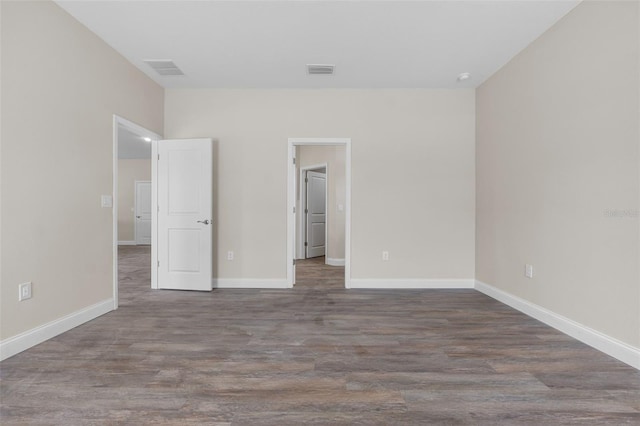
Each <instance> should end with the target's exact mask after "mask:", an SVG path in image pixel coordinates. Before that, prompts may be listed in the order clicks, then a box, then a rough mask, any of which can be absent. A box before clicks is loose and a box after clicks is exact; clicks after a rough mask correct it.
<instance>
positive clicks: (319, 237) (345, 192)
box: [287, 138, 351, 288]
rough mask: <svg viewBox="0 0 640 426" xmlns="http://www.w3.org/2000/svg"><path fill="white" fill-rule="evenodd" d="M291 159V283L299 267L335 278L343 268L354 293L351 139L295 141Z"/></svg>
mask: <svg viewBox="0 0 640 426" xmlns="http://www.w3.org/2000/svg"><path fill="white" fill-rule="evenodd" d="M288 157H289V158H288V164H289V167H288V191H287V194H288V195H287V203H288V204H287V205H288V212H289V213H288V215H287V230H288V237H287V283H288V285H289V286H290V287H293V285H294V284H295V283H296V263H297V264H298V265H301V266H302V265H304V268H305V269H304V270H307V269H306V268H307V267H310V268H312V270H314V271H315V272H314V273H316V274H321V275H322V276H332V277H334V278H336V276H335V275H336V274H335V270H334V271H330V270H331V267H332V266H338V267H344V288H349V287H350V277H351V272H350V249H351V139H349V138H290V139H289V150H288ZM335 269H336V270H337V269H338V268H335ZM328 271H330V272H328ZM340 272H341V268H340ZM334 281H335V280H334ZM341 284H342V283H341Z"/></svg>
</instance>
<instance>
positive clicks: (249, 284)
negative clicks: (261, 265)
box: [211, 278, 291, 289]
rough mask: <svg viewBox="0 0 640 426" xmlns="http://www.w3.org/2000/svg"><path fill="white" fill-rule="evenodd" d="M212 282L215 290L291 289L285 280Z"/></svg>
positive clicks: (214, 280) (222, 280) (252, 279)
mask: <svg viewBox="0 0 640 426" xmlns="http://www.w3.org/2000/svg"><path fill="white" fill-rule="evenodd" d="M211 281H212V282H211V284H212V286H213V288H262V289H267V288H291V285H289V284H288V283H287V280H286V279H284V278H283V279H279V278H275V279H274V278H266V279H262V278H214V279H213V280H211Z"/></svg>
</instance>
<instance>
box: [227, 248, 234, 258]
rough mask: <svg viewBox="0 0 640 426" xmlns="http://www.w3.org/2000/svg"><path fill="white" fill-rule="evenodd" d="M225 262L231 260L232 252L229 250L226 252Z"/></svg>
mask: <svg viewBox="0 0 640 426" xmlns="http://www.w3.org/2000/svg"><path fill="white" fill-rule="evenodd" d="M227 260H233V251H231V250H229V251H228V252H227Z"/></svg>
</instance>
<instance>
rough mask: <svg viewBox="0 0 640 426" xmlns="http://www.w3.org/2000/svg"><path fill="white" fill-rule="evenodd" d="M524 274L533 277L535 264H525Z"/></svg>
mask: <svg viewBox="0 0 640 426" xmlns="http://www.w3.org/2000/svg"><path fill="white" fill-rule="evenodd" d="M524 276H525V277H527V278H533V265H529V264H527V265H524Z"/></svg>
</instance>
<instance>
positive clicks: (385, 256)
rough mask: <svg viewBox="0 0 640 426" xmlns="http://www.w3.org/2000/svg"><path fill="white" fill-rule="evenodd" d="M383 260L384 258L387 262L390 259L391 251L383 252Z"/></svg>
mask: <svg viewBox="0 0 640 426" xmlns="http://www.w3.org/2000/svg"><path fill="white" fill-rule="evenodd" d="M382 260H384V261H385V262H386V261H388V260H389V252H388V251H383V252H382Z"/></svg>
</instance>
